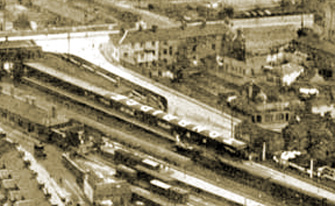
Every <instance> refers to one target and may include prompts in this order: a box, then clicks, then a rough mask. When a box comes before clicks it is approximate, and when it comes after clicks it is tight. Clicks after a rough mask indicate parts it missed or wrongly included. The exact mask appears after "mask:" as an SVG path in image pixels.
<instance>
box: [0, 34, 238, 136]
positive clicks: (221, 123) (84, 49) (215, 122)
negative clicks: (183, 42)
mask: <svg viewBox="0 0 335 206" xmlns="http://www.w3.org/2000/svg"><path fill="white" fill-rule="evenodd" d="M92 33H94V32H92ZM18 39H35V40H36V43H37V44H38V45H40V46H42V48H43V50H44V51H52V52H65V53H66V52H70V53H72V54H74V55H77V56H80V57H83V58H85V59H87V60H88V61H91V62H92V63H94V64H96V65H99V66H100V67H102V68H104V69H106V70H108V71H110V72H112V73H115V74H117V75H119V76H121V77H122V78H125V79H128V80H130V81H132V82H134V83H136V84H138V85H141V86H143V87H145V88H147V89H150V90H152V91H154V92H156V93H159V94H162V95H163V96H165V97H166V98H167V99H168V102H169V111H170V113H172V114H175V115H178V116H180V117H183V118H185V119H186V120H189V121H191V122H194V123H198V124H201V125H203V126H206V127H207V128H208V129H212V130H216V131H218V132H221V133H224V134H226V136H231V134H230V133H231V121H232V120H231V117H230V115H228V114H225V113H222V112H221V111H218V110H216V109H213V108H211V107H209V106H207V105H205V104H203V103H201V102H198V101H196V100H194V99H192V98H190V97H188V96H185V95H183V94H180V93H178V92H176V91H174V90H172V89H169V88H166V87H164V86H162V85H160V84H158V83H156V82H154V81H152V80H150V79H147V78H145V77H143V76H141V75H138V74H137V73H134V72H132V73H130V72H129V70H127V69H125V68H123V67H120V66H115V65H113V64H111V63H109V62H108V61H107V60H106V59H105V58H104V56H103V55H102V54H101V53H100V51H99V45H100V44H101V43H106V42H107V41H108V35H107V34H106V33H104V32H98V33H97V34H96V35H91V33H90V34H84V33H77V34H71V38H70V40H69V39H68V38H67V34H54V35H48V36H47V35H39V36H30V37H29V36H28V37H9V40H18ZM0 40H1V39H0ZM239 122H240V120H238V119H235V118H234V119H233V124H234V125H236V124H237V123H239Z"/></svg>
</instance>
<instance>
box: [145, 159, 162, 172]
mask: <svg viewBox="0 0 335 206" xmlns="http://www.w3.org/2000/svg"><path fill="white" fill-rule="evenodd" d="M141 164H142V165H143V166H145V167H146V168H148V169H151V170H156V171H157V170H159V169H160V167H161V164H160V163H158V162H155V161H153V160H151V159H149V158H145V159H143V160H142V162H141Z"/></svg>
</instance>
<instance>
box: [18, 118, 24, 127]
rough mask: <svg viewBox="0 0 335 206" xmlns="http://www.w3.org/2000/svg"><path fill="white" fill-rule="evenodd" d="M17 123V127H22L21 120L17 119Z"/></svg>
mask: <svg viewBox="0 0 335 206" xmlns="http://www.w3.org/2000/svg"><path fill="white" fill-rule="evenodd" d="M17 121H18V125H19V126H20V127H22V125H23V122H22V120H21V119H20V118H19V119H18V120H17Z"/></svg>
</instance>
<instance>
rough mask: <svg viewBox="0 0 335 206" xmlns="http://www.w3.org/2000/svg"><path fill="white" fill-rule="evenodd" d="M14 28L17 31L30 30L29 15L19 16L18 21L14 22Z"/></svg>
mask: <svg viewBox="0 0 335 206" xmlns="http://www.w3.org/2000/svg"><path fill="white" fill-rule="evenodd" d="M13 24H14V27H15V28H17V29H30V22H29V18H28V15H27V14H25V13H22V14H19V16H18V17H17V19H16V20H15V21H14V22H13Z"/></svg>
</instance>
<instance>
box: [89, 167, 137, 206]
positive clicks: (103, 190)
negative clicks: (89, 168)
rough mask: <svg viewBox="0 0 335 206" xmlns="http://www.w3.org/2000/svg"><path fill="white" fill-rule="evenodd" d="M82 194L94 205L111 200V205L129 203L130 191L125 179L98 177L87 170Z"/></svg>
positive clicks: (119, 205)
mask: <svg viewBox="0 0 335 206" xmlns="http://www.w3.org/2000/svg"><path fill="white" fill-rule="evenodd" d="M83 190H84V194H85V195H86V197H87V198H88V199H89V201H90V202H91V203H93V204H94V205H99V204H102V203H104V202H112V205H113V206H127V205H130V199H131V191H130V187H129V184H128V183H127V182H126V181H125V180H119V179H114V178H112V177H103V176H102V177H99V176H97V175H96V174H95V173H93V172H89V173H88V174H87V175H86V176H85V178H84V185H83Z"/></svg>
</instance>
